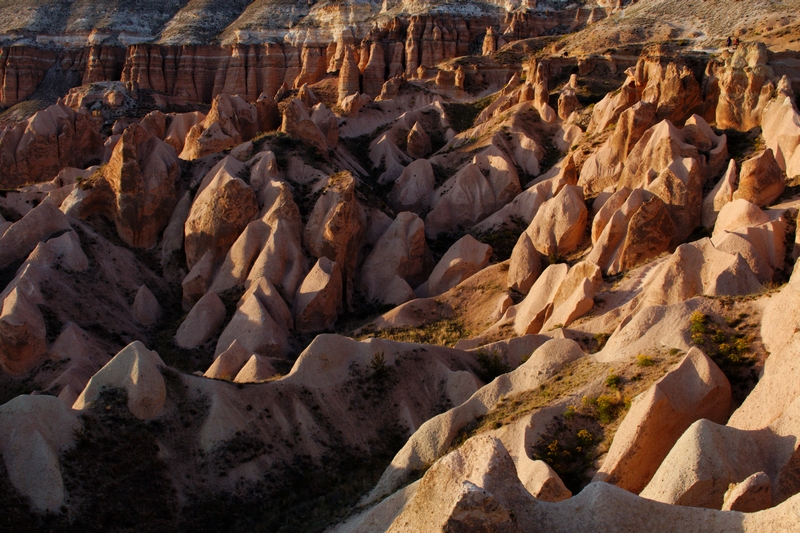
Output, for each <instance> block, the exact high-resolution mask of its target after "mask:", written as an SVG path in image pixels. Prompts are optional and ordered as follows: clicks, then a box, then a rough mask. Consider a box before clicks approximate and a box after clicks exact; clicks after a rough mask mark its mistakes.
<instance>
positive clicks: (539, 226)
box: [529, 185, 589, 255]
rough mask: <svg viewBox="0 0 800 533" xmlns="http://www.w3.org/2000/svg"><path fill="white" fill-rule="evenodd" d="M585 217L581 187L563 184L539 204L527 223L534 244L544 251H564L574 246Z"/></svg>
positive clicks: (580, 232) (547, 252)
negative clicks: (552, 195) (540, 205)
mask: <svg viewBox="0 0 800 533" xmlns="http://www.w3.org/2000/svg"><path fill="white" fill-rule="evenodd" d="M588 217H589V212H588V210H587V209H586V205H585V204H584V202H583V190H582V189H581V188H580V187H577V186H573V185H566V186H564V187H563V188H562V189H561V190H560V191H559V193H558V194H557V195H555V196H554V197H553V198H552V199H550V200H548V201H546V202H545V203H544V204H542V207H541V208H539V211H537V212H536V216H535V217H534V218H533V221H532V222H531V225H530V226H529V230H530V236H531V241H532V242H533V246H534V248H536V250H537V251H539V253H541V254H543V255H564V254H568V253H569V252H571V251H573V250H575V248H577V247H578V244H580V241H581V238H582V237H583V230H584V229H585V228H586V222H587V219H588Z"/></svg>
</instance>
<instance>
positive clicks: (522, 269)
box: [506, 231, 542, 294]
mask: <svg viewBox="0 0 800 533" xmlns="http://www.w3.org/2000/svg"><path fill="white" fill-rule="evenodd" d="M541 273H542V258H541V256H540V255H539V252H537V251H536V248H535V247H534V246H533V241H532V240H531V237H530V235H528V232H527V231H523V232H522V234H521V235H520V236H519V239H517V244H515V245H514V249H513V250H512V251H511V259H510V263H509V266H508V278H507V280H506V286H507V287H508V288H509V289H512V290H515V291H518V292H521V293H522V294H528V291H529V290H530V288H531V286H532V285H533V283H534V282H535V281H536V278H538V277H539V274H541Z"/></svg>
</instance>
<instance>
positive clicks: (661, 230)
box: [588, 189, 675, 275]
mask: <svg viewBox="0 0 800 533" xmlns="http://www.w3.org/2000/svg"><path fill="white" fill-rule="evenodd" d="M627 191H628V189H621V190H620V191H618V192H617V193H615V195H614V197H612V198H611V199H609V201H608V202H607V204H608V207H609V209H608V210H606V209H605V208H606V205H604V206H603V208H601V210H600V212H599V213H598V214H597V216H596V217H595V224H594V225H593V228H592V234H593V237H594V232H595V231H596V230H597V229H599V228H600V227H602V231H601V232H600V233H599V234H598V236H597V239H596V241H595V243H594V247H593V248H592V251H591V253H590V254H589V256H588V259H589V260H590V261H593V262H595V263H597V265H599V266H600V268H601V270H602V271H603V272H604V273H605V274H607V275H614V274H617V273H619V272H623V271H625V270H628V269H630V268H633V267H635V266H637V265H639V264H641V263H644V262H646V261H648V260H650V259H652V258H654V257H657V256H658V255H659V254H661V253H663V252H665V251H667V250H668V249H669V247H670V243H671V241H672V240H673V238H674V234H675V229H674V225H673V224H672V219H671V217H670V214H669V211H668V210H667V206H666V205H665V204H664V202H663V201H662V200H661V198H659V197H658V196H656V195H654V194H652V193H649V192H647V191H645V190H643V189H635V190H633V191H631V192H630V193H629V194H628V192H627ZM625 196H627V198H625V200H624V203H623V204H622V205H621V206H620V207H619V208H618V209H616V210H615V211H614V212H613V213H611V214H610V216H609V211H611V208H612V207H613V206H614V205H616V204H617V203H618V202H619V201H620V200H622V198H624V197H625ZM606 217H609V218H608V220H607V222H606V223H605V224H603V219H604V218H606Z"/></svg>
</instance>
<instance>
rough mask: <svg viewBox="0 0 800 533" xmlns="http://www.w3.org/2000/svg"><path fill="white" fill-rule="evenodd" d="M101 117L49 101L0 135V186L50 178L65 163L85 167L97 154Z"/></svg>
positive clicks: (8, 186) (101, 144)
mask: <svg viewBox="0 0 800 533" xmlns="http://www.w3.org/2000/svg"><path fill="white" fill-rule="evenodd" d="M100 126H101V121H99V120H96V119H95V118H94V117H92V116H91V114H90V113H89V112H88V111H87V110H85V109H84V110H82V111H79V112H75V111H73V110H72V109H70V108H69V107H67V106H65V105H60V104H56V105H51V106H50V107H48V108H46V109H43V110H42V111H39V112H38V113H35V114H34V115H33V116H32V117H30V118H29V119H27V120H25V121H23V122H22V123H20V124H17V125H16V126H13V127H11V126H9V127H8V128H7V129H6V131H5V132H4V134H3V135H2V136H0V154H2V155H1V156H0V176H2V177H0V186H2V187H4V188H12V187H17V186H20V185H24V184H26V183H38V182H43V181H50V180H51V179H53V178H54V177H55V176H56V174H58V172H59V171H60V170H61V169H63V168H65V167H76V168H86V167H87V166H88V165H89V164H91V161H92V160H94V159H98V158H100V156H101V155H102V153H103V142H102V140H101V136H100Z"/></svg>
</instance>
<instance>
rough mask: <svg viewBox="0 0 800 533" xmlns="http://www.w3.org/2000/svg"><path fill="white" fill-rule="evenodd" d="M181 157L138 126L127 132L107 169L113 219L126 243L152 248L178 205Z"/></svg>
mask: <svg viewBox="0 0 800 533" xmlns="http://www.w3.org/2000/svg"><path fill="white" fill-rule="evenodd" d="M179 174H180V169H179V167H178V157H177V155H176V154H175V150H174V148H172V146H170V145H168V144H167V143H165V142H164V141H162V140H161V139H159V138H158V137H157V136H155V135H153V134H152V133H150V132H148V131H147V130H145V129H144V128H143V127H141V126H139V125H138V124H133V125H131V126H129V127H128V128H126V129H125V132H124V133H123V134H122V137H120V140H119V142H117V145H116V146H115V147H114V151H113V153H112V155H111V159H110V160H109V162H108V164H107V165H106V166H105V167H104V168H103V177H104V178H105V179H106V181H108V183H109V185H111V190H112V191H113V193H114V196H115V198H116V201H115V202H114V208H115V211H114V213H113V215H112V216H113V220H114V222H115V223H116V225H117V232H118V233H119V236H120V238H122V240H123V241H125V242H126V243H128V244H129V245H131V246H135V247H138V248H150V247H152V246H153V245H154V244H155V243H156V241H157V240H158V236H159V234H160V233H161V231H162V230H163V229H164V228H165V227H166V225H167V223H168V222H169V219H170V216H171V215H172V211H173V209H174V207H175V204H176V203H177V202H178V194H179V192H180V185H179V183H178V176H179Z"/></svg>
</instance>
